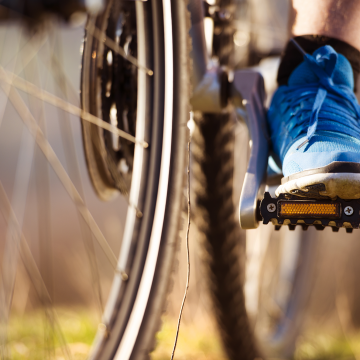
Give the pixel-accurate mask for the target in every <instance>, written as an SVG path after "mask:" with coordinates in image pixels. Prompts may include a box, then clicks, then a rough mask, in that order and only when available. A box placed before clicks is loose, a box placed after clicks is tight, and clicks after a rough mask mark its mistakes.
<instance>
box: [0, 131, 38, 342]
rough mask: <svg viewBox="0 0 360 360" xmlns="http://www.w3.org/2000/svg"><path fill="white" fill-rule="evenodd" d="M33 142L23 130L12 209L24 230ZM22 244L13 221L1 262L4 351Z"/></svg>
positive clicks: (7, 231)
mask: <svg viewBox="0 0 360 360" xmlns="http://www.w3.org/2000/svg"><path fill="white" fill-rule="evenodd" d="M34 145H35V144H34V139H33V138H32V137H31V136H30V134H29V133H28V132H27V131H26V129H25V128H23V132H22V137H21V145H20V152H19V158H18V163H17V168H16V175H15V182H14V189H13V195H12V200H11V203H12V207H13V208H14V211H15V212H16V214H17V216H18V219H19V220H18V223H19V228H20V229H21V228H22V224H23V220H24V213H25V204H26V198H27V192H28V185H29V178H30V170H31V165H32V160H33V154H34ZM18 242H19V232H18V230H17V228H16V227H15V224H14V223H13V222H10V224H9V226H8V227H7V230H6V238H5V250H4V254H3V263H2V276H1V277H2V283H1V286H0V304H1V309H0V326H1V327H2V333H1V339H0V346H1V348H2V349H5V346H6V343H7V331H6V329H7V324H8V321H9V314H10V309H11V304H12V298H13V292H14V287H15V278H16V270H17V260H18V256H17V255H18V253H17V251H16V246H17V243H18Z"/></svg>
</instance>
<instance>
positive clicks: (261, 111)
mask: <svg viewBox="0 0 360 360" xmlns="http://www.w3.org/2000/svg"><path fill="white" fill-rule="evenodd" d="M232 101H233V104H234V105H235V107H236V112H237V115H238V116H239V118H240V119H244V120H245V122H246V124H247V127H248V130H249V137H250V159H249V164H248V168H247V171H246V175H245V179H244V183H243V187H242V191H241V197H240V205H239V206H240V225H241V227H242V228H243V229H255V228H257V227H258V226H259V218H258V216H257V206H258V203H259V201H260V200H261V199H262V197H263V194H264V190H265V180H266V170H267V164H268V154H269V136H268V132H267V124H266V112H265V107H264V101H265V90H264V80H263V77H262V75H261V74H260V73H258V72H255V71H252V70H239V71H236V72H235V74H234V81H233V83H232Z"/></svg>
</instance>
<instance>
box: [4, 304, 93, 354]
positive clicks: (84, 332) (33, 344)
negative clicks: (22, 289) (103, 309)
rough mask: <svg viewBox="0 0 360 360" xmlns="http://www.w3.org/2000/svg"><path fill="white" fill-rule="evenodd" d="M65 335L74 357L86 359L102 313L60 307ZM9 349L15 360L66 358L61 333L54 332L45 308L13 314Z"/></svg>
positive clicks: (60, 316)
mask: <svg viewBox="0 0 360 360" xmlns="http://www.w3.org/2000/svg"><path fill="white" fill-rule="evenodd" d="M57 314H58V320H59V323H60V326H61V331H62V335H63V337H64V340H65V342H66V343H67V345H68V349H69V351H70V352H71V355H72V358H73V359H74V360H80V359H81V360H82V359H86V358H87V355H88V354H89V351H90V347H91V344H92V341H93V339H94V336H95V333H96V330H97V326H98V321H97V319H98V316H96V313H95V314H94V313H92V312H91V311H85V310H77V311H76V310H74V309H72V310H68V309H58V310H57ZM8 350H9V351H10V358H11V359H13V360H20V359H28V360H43V359H47V358H56V359H57V360H61V359H65V358H66V357H64V354H63V349H62V342H61V340H60V336H59V332H57V333H56V334H54V332H53V331H52V327H51V324H50V322H49V321H48V320H47V318H46V317H45V315H44V312H43V311H40V310H39V311H33V312H31V313H27V314H26V316H21V315H17V314H12V315H11V317H10V322H9V329H8Z"/></svg>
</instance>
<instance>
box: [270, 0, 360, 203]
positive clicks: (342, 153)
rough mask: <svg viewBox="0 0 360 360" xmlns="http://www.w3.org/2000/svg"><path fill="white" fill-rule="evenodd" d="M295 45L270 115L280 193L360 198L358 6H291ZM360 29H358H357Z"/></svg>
mask: <svg viewBox="0 0 360 360" xmlns="http://www.w3.org/2000/svg"><path fill="white" fill-rule="evenodd" d="M293 10H294V12H293V13H294V17H293V20H294V22H293V26H292V35H293V36H294V38H295V40H296V42H297V43H298V44H299V45H300V46H301V47H302V48H303V50H304V51H305V53H307V54H308V56H306V57H304V56H303V53H302V52H300V51H299V50H298V49H297V47H296V46H295V45H294V43H292V42H289V43H288V45H287V46H286V48H285V50H284V54H283V57H282V60H281V63H280V67H279V72H278V83H279V85H280V86H279V88H278V90H277V91H276V92H275V94H274V96H273V99H272V102H271V106H270V109H269V111H268V124H269V129H270V134H271V140H272V148H273V156H274V158H275V159H276V160H277V161H278V163H279V162H280V163H281V166H282V172H283V175H284V178H283V179H282V185H281V186H280V187H279V188H278V189H277V191H276V193H277V194H280V193H291V194H297V195H300V196H305V197H310V198H313V197H320V198H321V197H325V198H328V197H330V198H335V197H337V196H339V197H340V198H343V199H355V198H356V199H358V198H360V107H359V105H358V103H357V100H356V97H355V95H354V92H353V91H354V84H356V82H357V77H358V74H359V72H360V51H359V50H360V39H359V38H360V37H359V38H358V37H357V34H360V0H346V1H345V0H343V1H341V0H338V1H336V0H293ZM357 28H358V29H357Z"/></svg>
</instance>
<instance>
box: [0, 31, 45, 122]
mask: <svg viewBox="0 0 360 360" xmlns="http://www.w3.org/2000/svg"><path fill="white" fill-rule="evenodd" d="M46 39H47V37H44V36H43V37H40V36H39V35H38V34H35V35H34V36H33V37H32V38H30V39H29V41H28V42H27V43H26V44H25V46H24V47H23V48H22V49H21V50H19V51H17V53H16V54H15V55H14V57H13V58H12V59H11V60H10V61H9V62H8V64H7V65H6V69H7V70H8V71H11V72H13V73H15V74H16V75H18V74H19V73H20V72H21V71H22V70H23V69H24V68H25V67H26V66H27V65H28V64H29V63H30V61H31V60H32V59H33V58H34V57H35V56H36V55H37V54H38V53H39V51H40V49H41V48H42V47H43V45H44V44H45V42H46ZM18 58H19V59H21V63H19V62H18V61H17V59H18ZM1 96H2V97H3V98H4V102H3V106H2V107H1V109H0V126H1V123H2V119H3V115H4V112H5V108H6V104H7V102H8V96H7V93H6V92H4V93H2V95H1Z"/></svg>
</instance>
